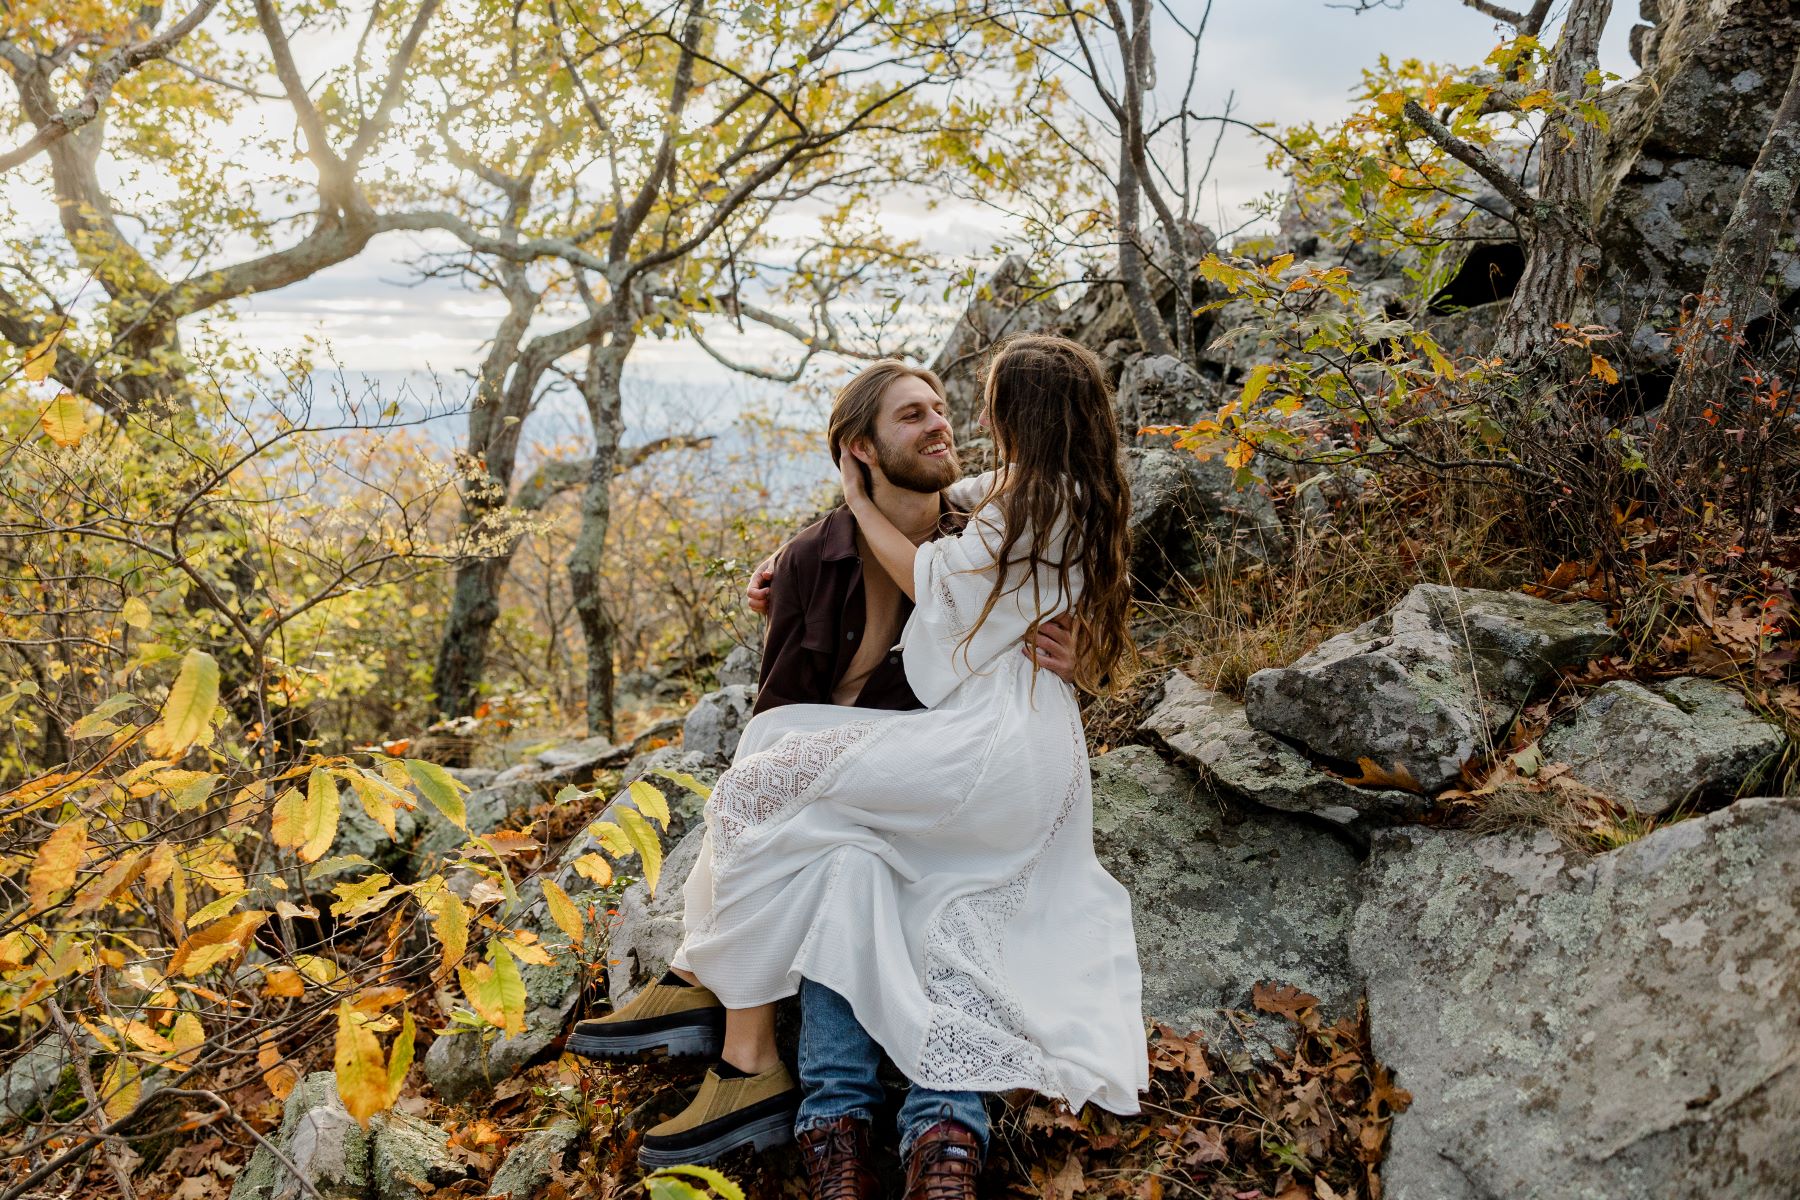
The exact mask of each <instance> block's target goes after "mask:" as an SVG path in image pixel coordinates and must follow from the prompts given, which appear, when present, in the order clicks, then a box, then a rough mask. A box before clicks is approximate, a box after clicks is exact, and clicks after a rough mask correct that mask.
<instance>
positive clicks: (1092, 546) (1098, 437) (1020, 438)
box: [975, 334, 1133, 692]
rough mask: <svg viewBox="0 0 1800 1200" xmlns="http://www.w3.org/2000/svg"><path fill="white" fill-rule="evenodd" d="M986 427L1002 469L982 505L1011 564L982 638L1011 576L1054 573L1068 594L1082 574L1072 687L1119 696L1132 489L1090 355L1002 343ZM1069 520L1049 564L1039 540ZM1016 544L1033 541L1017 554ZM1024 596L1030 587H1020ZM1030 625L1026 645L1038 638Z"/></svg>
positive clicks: (1125, 644)
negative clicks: (992, 515)
mask: <svg viewBox="0 0 1800 1200" xmlns="http://www.w3.org/2000/svg"><path fill="white" fill-rule="evenodd" d="M986 395H987V409H988V426H989V428H990V429H991V430H992V431H993V434H994V445H995V449H996V450H997V451H998V453H999V458H1000V462H1001V463H1002V466H1001V468H1000V470H999V471H998V472H997V473H996V475H995V481H994V487H993V490H992V491H990V492H989V494H988V496H987V497H986V498H985V499H984V501H983V503H988V502H995V503H998V504H999V505H1000V511H1001V513H1002V514H1003V516H1004V521H1005V533H1004V535H1003V539H1002V542H1001V546H1000V551H999V554H998V556H997V560H998V561H999V562H1000V563H1002V564H1004V565H1003V567H1002V569H1001V571H1000V572H999V575H998V577H997V578H996V579H995V581H994V590H993V591H992V592H991V593H989V595H988V598H987V603H986V604H985V605H983V606H982V610H981V615H980V617H978V618H977V619H976V621H975V627H976V628H979V627H980V626H981V623H982V622H983V621H985V620H986V619H987V616H988V614H989V613H991V612H992V611H993V610H994V605H995V604H996V603H998V602H999V600H1000V598H1001V597H1002V596H1003V595H1004V594H1005V593H1006V590H1007V587H1006V579H1007V576H1008V574H1009V571H1008V569H1007V568H1010V567H1011V566H1012V565H1013V564H1014V563H1025V564H1027V567H1028V570H1029V572H1030V574H1029V576H1028V577H1029V578H1030V579H1032V580H1033V581H1034V584H1035V580H1036V578H1037V570H1038V568H1039V567H1054V568H1055V572H1056V581H1057V584H1058V586H1059V587H1060V588H1061V590H1062V593H1063V594H1064V595H1067V594H1069V591H1070V587H1069V576H1070V574H1071V572H1072V571H1079V573H1080V577H1081V580H1082V591H1081V595H1080V597H1079V598H1078V599H1077V600H1076V602H1075V605H1074V608H1073V610H1072V616H1073V618H1074V625H1075V629H1076V634H1075V648H1076V654H1077V657H1076V662H1075V686H1076V687H1078V688H1081V689H1083V690H1084V691H1088V692H1102V691H1106V690H1110V689H1111V688H1112V687H1113V686H1115V685H1116V684H1117V683H1118V682H1120V679H1119V678H1118V677H1119V676H1120V675H1122V674H1123V669H1122V668H1123V667H1125V666H1127V665H1129V663H1130V662H1131V660H1132V657H1133V656H1132V644H1131V632H1130V629H1129V627H1128V624H1127V620H1128V616H1129V613H1130V609H1131V566H1130V538H1129V534H1128V533H1127V531H1126V521H1127V519H1128V518H1129V517H1130V515H1131V490H1130V488H1129V487H1128V486H1127V485H1126V482H1125V472H1124V469H1123V468H1122V467H1121V466H1120V464H1119V426H1118V418H1117V417H1115V416H1114V415H1113V407H1112V389H1111V388H1110V387H1108V386H1107V382H1106V372H1105V371H1104V370H1103V369H1102V368H1101V366H1100V360H1099V359H1097V358H1095V357H1094V354H1093V352H1092V351H1090V350H1088V348H1087V347H1085V346H1083V345H1081V344H1080V343H1078V342H1072V341H1070V340H1069V339H1067V338H1060V337H1051V336H1048V335H1045V334H1023V335H1019V336H1015V337H1013V338H1010V339H1008V340H1006V341H1005V342H1002V343H1001V344H1000V346H999V348H998V349H997V350H996V351H995V353H994V356H993V358H992V359H991V360H990V362H989V365H988V372H987V386H986ZM1064 517H1066V519H1067V521H1068V530H1069V532H1068V538H1067V540H1066V541H1065V542H1064V543H1063V547H1062V552H1061V558H1060V560H1058V561H1052V560H1050V559H1049V558H1046V557H1044V556H1043V553H1042V552H1043V551H1047V550H1048V551H1050V552H1052V553H1054V549H1053V548H1051V547H1047V546H1040V545H1039V544H1038V543H1037V540H1036V539H1039V538H1042V537H1044V536H1045V535H1047V534H1048V533H1049V531H1050V530H1051V529H1053V528H1055V527H1056V525H1057V523H1058V521H1059V519H1061V518H1064ZM1021 539H1029V541H1028V544H1027V545H1026V546H1025V547H1024V548H1023V552H1022V553H1020V552H1019V546H1018V543H1019V542H1020V540H1021ZM1018 586H1019V587H1023V586H1024V578H1021V579H1020V581H1019V584H1018ZM1041 623H1042V622H1041V621H1034V622H1033V623H1032V626H1031V629H1030V631H1029V633H1028V635H1027V639H1026V640H1027V643H1028V644H1029V641H1030V635H1032V634H1035V633H1036V632H1037V627H1038V625H1039V624H1041Z"/></svg>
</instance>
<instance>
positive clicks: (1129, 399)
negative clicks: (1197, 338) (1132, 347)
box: [1113, 354, 1219, 445]
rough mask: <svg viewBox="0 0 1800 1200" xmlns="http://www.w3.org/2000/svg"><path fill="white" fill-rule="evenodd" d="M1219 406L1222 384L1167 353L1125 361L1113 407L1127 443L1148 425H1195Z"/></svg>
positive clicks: (1147, 355) (1133, 439)
mask: <svg viewBox="0 0 1800 1200" xmlns="http://www.w3.org/2000/svg"><path fill="white" fill-rule="evenodd" d="M1218 407H1219V385H1218V384H1217V383H1216V382H1214V381H1212V380H1209V379H1206V378H1205V377H1204V376H1202V375H1201V374H1200V372H1198V371H1196V370H1195V369H1194V368H1193V367H1191V366H1189V365H1188V364H1187V363H1184V362H1182V361H1181V360H1180V359H1178V358H1173V357H1171V356H1169V355H1166V354H1157V355H1149V354H1146V355H1141V356H1139V357H1137V358H1133V359H1131V360H1130V361H1129V362H1127V363H1126V364H1125V369H1124V371H1123V372H1122V373H1121V375H1120V377H1119V388H1118V392H1117V394H1116V395H1115V396H1114V397H1113V408H1114V410H1115V411H1116V412H1117V413H1118V414H1119V431H1120V433H1121V434H1122V435H1123V436H1124V438H1125V442H1126V444H1127V445H1129V444H1131V443H1132V442H1134V441H1136V440H1137V432H1138V430H1139V429H1142V428H1143V427H1144V426H1146V425H1192V424H1193V423H1194V422H1195V421H1197V420H1199V419H1200V418H1201V417H1202V416H1204V415H1206V414H1208V413H1210V412H1214V411H1216V410H1217V409H1218Z"/></svg>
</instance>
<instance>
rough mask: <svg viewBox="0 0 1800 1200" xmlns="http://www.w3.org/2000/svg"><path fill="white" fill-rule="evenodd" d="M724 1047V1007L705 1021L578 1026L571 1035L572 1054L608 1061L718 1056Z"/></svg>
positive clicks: (569, 1046) (570, 1047)
mask: <svg viewBox="0 0 1800 1200" xmlns="http://www.w3.org/2000/svg"><path fill="white" fill-rule="evenodd" d="M631 1024H633V1025H637V1024H639V1023H638V1022H635V1021H634V1022H631ZM724 1047H725V1019H724V1012H723V1010H720V1015H719V1018H718V1019H717V1020H715V1021H709V1022H707V1023H705V1024H695V1023H693V1022H687V1023H684V1024H680V1025H671V1026H669V1027H667V1028H664V1029H642V1028H639V1029H622V1030H620V1031H619V1032H617V1033H613V1032H606V1033H601V1032H598V1031H596V1030H593V1029H588V1030H579V1029H578V1030H576V1031H575V1032H574V1033H571V1034H570V1035H569V1041H568V1048H569V1050H570V1052H571V1053H574V1054H579V1055H581V1056H582V1057H583V1058H598V1059H606V1060H614V1059H633V1058H643V1057H646V1056H650V1055H654V1054H657V1053H662V1054H666V1055H668V1056H669V1057H670V1058H696V1057H707V1058H717V1057H718V1056H719V1051H721V1050H722V1049H724Z"/></svg>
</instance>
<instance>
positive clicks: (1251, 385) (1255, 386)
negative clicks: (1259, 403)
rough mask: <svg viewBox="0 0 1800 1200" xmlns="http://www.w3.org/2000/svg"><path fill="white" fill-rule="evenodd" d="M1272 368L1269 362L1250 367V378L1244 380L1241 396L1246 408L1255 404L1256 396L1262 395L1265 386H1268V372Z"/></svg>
mask: <svg viewBox="0 0 1800 1200" xmlns="http://www.w3.org/2000/svg"><path fill="white" fill-rule="evenodd" d="M1274 369H1275V368H1274V367H1273V366H1271V365H1270V364H1269V363H1263V364H1261V365H1260V366H1257V367H1253V368H1252V369H1251V371H1250V378H1249V379H1247V380H1245V381H1244V394H1243V396H1242V397H1241V399H1242V403H1243V406H1244V407H1245V408H1246V409H1247V408H1249V407H1250V406H1251V405H1252V404H1255V403H1256V398H1257V397H1258V396H1260V395H1262V391H1263V389H1264V388H1265V387H1268V386H1269V372H1271V371H1273V370H1274Z"/></svg>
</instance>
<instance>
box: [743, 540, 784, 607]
mask: <svg viewBox="0 0 1800 1200" xmlns="http://www.w3.org/2000/svg"><path fill="white" fill-rule="evenodd" d="M780 557H781V551H779V550H777V551H776V552H775V553H773V554H771V555H769V557H767V558H765V559H763V560H762V561H761V562H759V563H757V564H756V570H754V571H752V572H750V583H749V586H747V587H745V588H744V603H745V604H746V605H747V606H748V607H749V609H750V611H751V612H753V613H755V614H756V615H757V616H760V617H766V616H768V615H769V581H770V580H771V579H774V578H775V560H776V559H778V558H780Z"/></svg>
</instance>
